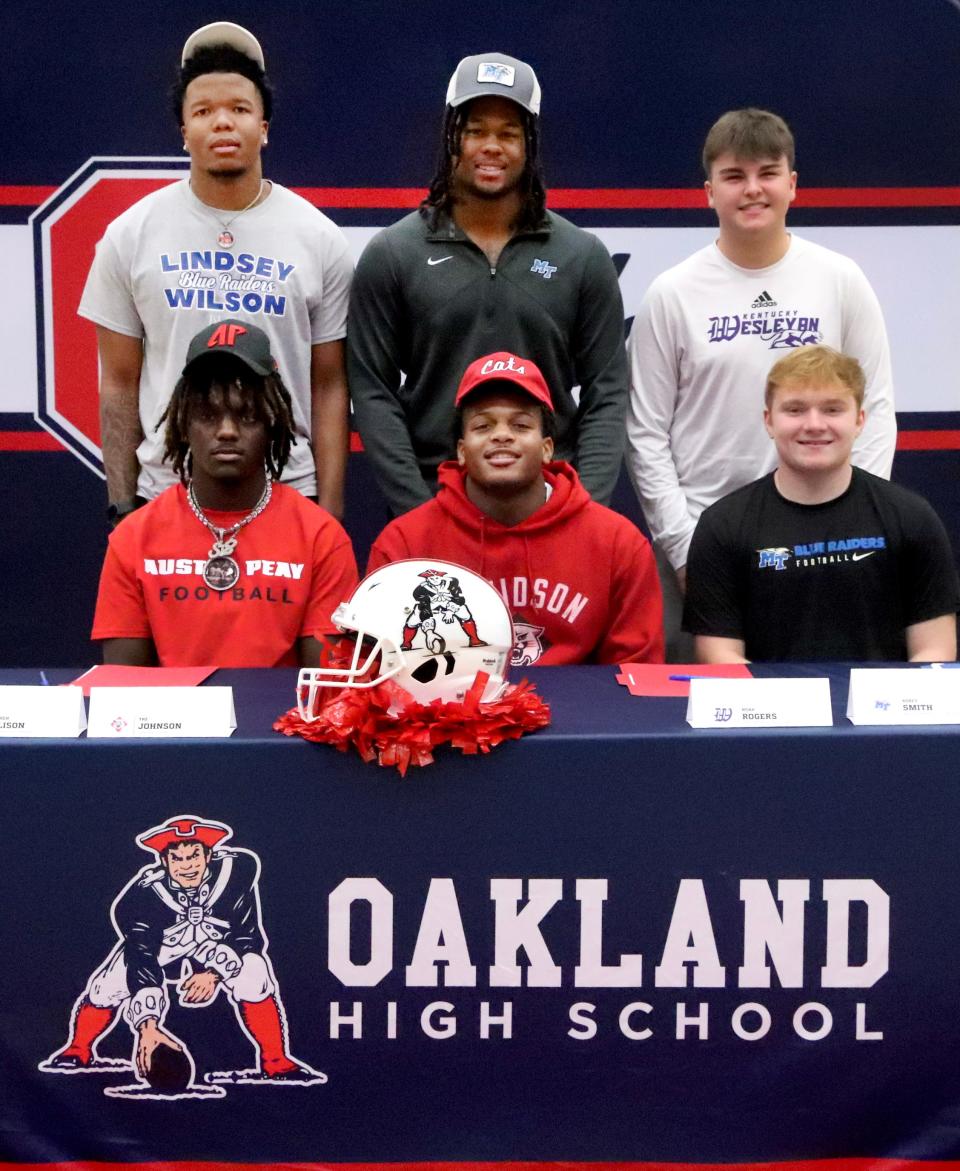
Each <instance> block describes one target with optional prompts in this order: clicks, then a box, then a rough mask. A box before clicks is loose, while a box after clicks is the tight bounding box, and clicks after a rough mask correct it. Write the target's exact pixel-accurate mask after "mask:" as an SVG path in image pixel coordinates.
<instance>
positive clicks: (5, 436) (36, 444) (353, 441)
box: [0, 431, 960, 1171]
mask: <svg viewBox="0 0 960 1171" xmlns="http://www.w3.org/2000/svg"><path fill="white" fill-rule="evenodd" d="M62 450H63V445H62V444H61V443H60V441H59V440H57V439H55V438H54V437H53V436H52V435H48V434H47V432H46V431H0V451H62ZM350 450H351V451H363V440H362V439H361V438H360V436H359V435H358V434H357V432H356V431H352V432H351V433H350ZM897 451H960V431H901V432H900V434H899V435H898V436H897ZM958 1171H960V1165H958Z"/></svg>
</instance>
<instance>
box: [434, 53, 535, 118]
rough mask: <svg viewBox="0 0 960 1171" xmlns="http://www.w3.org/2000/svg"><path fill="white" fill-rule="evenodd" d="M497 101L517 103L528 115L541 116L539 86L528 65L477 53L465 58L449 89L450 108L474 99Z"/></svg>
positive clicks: (510, 58)
mask: <svg viewBox="0 0 960 1171" xmlns="http://www.w3.org/2000/svg"><path fill="white" fill-rule="evenodd" d="M484 97H497V98H507V99H508V100H509V101H511V102H516V103H517V105H518V106H522V107H523V108H524V109H525V110H526V111H528V113H530V114H534V115H539V113H540V82H539V81H537V75H536V74H535V73H534V72H533V70H532V69H531V67H530V66H529V65H527V63H526V62H525V61H518V60H517V58H516V57H508V56H507V54H506V53H477V54H476V56H474V57H464V59H463V60H462V61H461V62H460V64H459V65H458V66H457V68H456V69H455V70H454V74H453V77H451V78H450V84H449V85H448V86H447V105H448V106H460V105H463V103H464V102H469V101H472V99H473V98H484Z"/></svg>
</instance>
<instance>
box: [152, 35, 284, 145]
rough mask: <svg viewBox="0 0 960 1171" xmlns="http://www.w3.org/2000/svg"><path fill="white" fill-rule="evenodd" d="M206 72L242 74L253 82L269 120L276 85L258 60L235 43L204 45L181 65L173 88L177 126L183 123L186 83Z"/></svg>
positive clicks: (172, 100)
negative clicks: (268, 78) (270, 80)
mask: <svg viewBox="0 0 960 1171" xmlns="http://www.w3.org/2000/svg"><path fill="white" fill-rule="evenodd" d="M205 73H239V74H240V76H241V77H245V78H247V80H248V81H252V82H253V84H254V85H255V86H256V87H257V92H258V93H259V94H260V101H261V103H262V105H263V120H264V121H265V122H269V121H270V119H271V118H272V117H273V87H272V86H271V85H270V82H269V81H268V80H267V75H266V73H264V71H263V70H262V69H261V68H260V66H259V65H258V64H257V63H256V61H254V60H253V58H252V57H248V56H247V55H246V53H241V52H240V50H239V49H235V48H234V47H233V46H232V45H205V46H204V47H203V48H202V49H198V50H197V51H196V53H194V54H193V56H192V57H190V58H189V59H188V61H187V63H186V65H184V66H182V68H181V69H180V72H179V74H178V75H177V80H176V81H175V82H174V83H173V86H172V87H171V90H170V101H171V103H172V105H173V116H174V118H176V120H177V125H178V126H182V125H183V99H184V97H185V96H186V93H187V86H188V85H189V84H190V82H191V81H195V80H196V79H197V78H198V77H202V76H203V74H205Z"/></svg>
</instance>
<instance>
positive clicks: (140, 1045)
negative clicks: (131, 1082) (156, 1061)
mask: <svg viewBox="0 0 960 1171" xmlns="http://www.w3.org/2000/svg"><path fill="white" fill-rule="evenodd" d="M137 1034H138V1036H137V1056H136V1062H137V1073H138V1074H139V1075H140V1076H141V1077H142V1078H145V1077H146V1076H147V1074H148V1073H149V1072H150V1062H151V1060H152V1059H153V1053H154V1050H155V1049H156V1047H157V1046H158V1045H169V1046H170V1048H171V1049H176V1050H177V1051H178V1052H180V1053H182V1052H183V1046H182V1045H181V1044H180V1042H179V1041H177V1040H175V1039H174V1038H173V1037H172V1036H171V1035H170V1034H169V1033H168V1032H167V1031H166V1030H165V1029H162V1028H161V1027H160V1025H159V1023H158V1022H157V1021H156V1020H154V1019H153V1017H148V1018H147V1019H146V1020H145V1021H143V1023H142V1024H141V1025H139V1027H138V1029H137Z"/></svg>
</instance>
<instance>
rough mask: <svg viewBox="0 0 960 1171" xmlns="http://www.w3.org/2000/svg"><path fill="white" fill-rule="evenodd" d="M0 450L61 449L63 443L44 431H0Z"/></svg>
mask: <svg viewBox="0 0 960 1171" xmlns="http://www.w3.org/2000/svg"><path fill="white" fill-rule="evenodd" d="M0 451H63V444H62V443H61V442H60V440H59V439H54V437H53V436H52V435H50V434H49V433H48V432H46V431H0Z"/></svg>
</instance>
